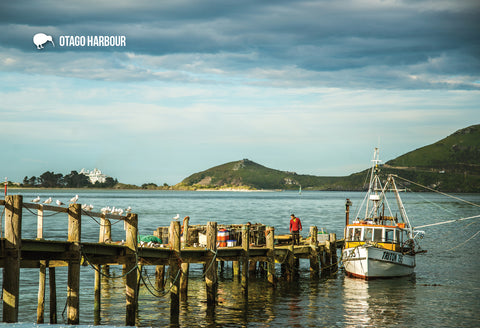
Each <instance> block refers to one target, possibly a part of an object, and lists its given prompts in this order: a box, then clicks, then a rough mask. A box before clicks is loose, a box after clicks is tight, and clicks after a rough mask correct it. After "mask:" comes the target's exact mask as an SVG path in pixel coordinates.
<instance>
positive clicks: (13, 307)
mask: <svg viewBox="0 0 480 328" xmlns="http://www.w3.org/2000/svg"><path fill="white" fill-rule="evenodd" d="M22 206H23V197H22V196H21V195H12V196H6V197H5V255H6V258H5V267H4V268H3V321H4V322H8V323H13V322H17V321H18V300H19V290H20V248H21V242H22Z"/></svg>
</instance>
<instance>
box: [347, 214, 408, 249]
mask: <svg viewBox="0 0 480 328" xmlns="http://www.w3.org/2000/svg"><path fill="white" fill-rule="evenodd" d="M356 222H358V221H356ZM404 228H405V225H404V224H401V223H400V224H397V225H379V224H374V223H366V222H358V223H355V222H354V223H353V224H350V225H348V226H347V227H346V233H345V242H346V243H347V244H348V245H347V246H346V247H347V248H349V247H355V246H358V245H360V244H365V243H376V244H378V245H379V246H380V247H382V248H385V249H389V250H393V251H400V249H401V248H402V246H404V244H405V243H406V242H407V241H408V240H409V238H408V231H407V230H405V229H404Z"/></svg>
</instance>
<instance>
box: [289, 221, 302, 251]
mask: <svg viewBox="0 0 480 328" xmlns="http://www.w3.org/2000/svg"><path fill="white" fill-rule="evenodd" d="M290 217H291V219H290V233H291V234H292V239H293V244H294V245H299V244H300V231H302V222H301V221H300V219H299V218H297V217H296V216H295V214H292V215H290Z"/></svg>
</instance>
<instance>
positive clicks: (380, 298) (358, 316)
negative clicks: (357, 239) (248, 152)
mask: <svg viewBox="0 0 480 328" xmlns="http://www.w3.org/2000/svg"><path fill="white" fill-rule="evenodd" d="M414 288H415V277H414V276H412V277H405V278H398V279H382V280H381V279H379V280H371V281H365V280H361V279H353V278H348V277H345V278H344V282H343V291H344V296H343V297H344V303H343V304H344V318H345V324H346V326H347V327H386V326H393V325H403V324H409V325H412V324H413V322H411V321H410V319H411V318H410V317H409V311H408V309H409V307H411V306H413V304H415V296H414V295H415V294H414V292H413V291H414ZM409 321H410V322H409Z"/></svg>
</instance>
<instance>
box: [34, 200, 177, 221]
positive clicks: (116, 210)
mask: <svg viewBox="0 0 480 328" xmlns="http://www.w3.org/2000/svg"><path fill="white" fill-rule="evenodd" d="M78 198H79V197H78V195H75V196H73V197H72V198H70V204H76V203H77V201H78ZM40 200H41V199H40V196H37V197H35V198H34V199H32V203H40ZM52 202H53V199H52V197H48V198H47V199H45V200H44V201H43V204H45V205H48V204H51V203H52ZM55 204H57V205H58V206H62V205H65V203H63V202H62V201H61V200H59V199H57V200H56V201H55ZM92 209H93V205H92V204H90V205H87V204H82V210H84V211H91V210H92ZM100 211H101V212H102V213H103V214H107V213H110V214H116V215H122V214H123V213H125V212H126V213H130V212H131V211H132V208H131V207H130V206H129V207H128V208H126V209H125V210H124V209H122V208H115V207H112V208H110V207H109V206H106V207H104V208H102V209H101V210H100ZM179 217H180V216H179V214H177V217H176V219H178V218H179Z"/></svg>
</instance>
